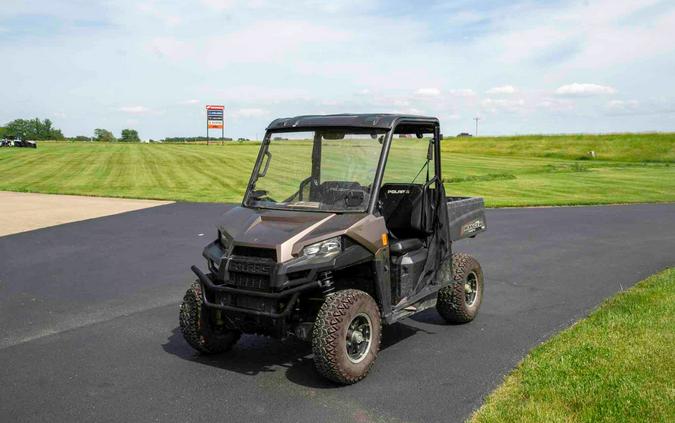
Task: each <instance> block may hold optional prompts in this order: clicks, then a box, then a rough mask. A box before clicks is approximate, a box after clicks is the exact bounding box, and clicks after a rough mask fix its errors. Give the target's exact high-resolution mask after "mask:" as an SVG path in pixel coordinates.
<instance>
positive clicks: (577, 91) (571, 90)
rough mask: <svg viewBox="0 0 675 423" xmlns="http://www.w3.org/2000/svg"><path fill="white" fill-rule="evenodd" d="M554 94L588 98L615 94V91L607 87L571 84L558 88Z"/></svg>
mask: <svg viewBox="0 0 675 423" xmlns="http://www.w3.org/2000/svg"><path fill="white" fill-rule="evenodd" d="M555 93H556V94H557V95H560V96H569V97H589V96H595V95H608V94H614V93H616V89H615V88H613V87H610V86H607V85H598V84H580V83H577V82H575V83H572V84H567V85H563V86H561V87H559V88H558V89H557V90H555Z"/></svg>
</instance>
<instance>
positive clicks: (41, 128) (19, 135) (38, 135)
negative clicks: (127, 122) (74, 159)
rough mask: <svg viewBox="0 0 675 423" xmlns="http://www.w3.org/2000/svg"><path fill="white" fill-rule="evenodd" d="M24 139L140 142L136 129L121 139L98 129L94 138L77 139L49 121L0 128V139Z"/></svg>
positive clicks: (19, 122)
mask: <svg viewBox="0 0 675 423" xmlns="http://www.w3.org/2000/svg"><path fill="white" fill-rule="evenodd" d="M4 138H10V139H22V140H36V141H44V140H57V141H59V140H67V141H101V142H140V141H141V139H140V137H139V136H138V131H136V130H135V129H122V132H121V133H120V136H119V138H117V137H115V135H114V134H113V133H112V132H111V131H109V130H107V129H102V128H96V129H95V130H94V136H93V137H88V136H85V135H78V136H76V137H65V136H63V133H62V132H61V130H60V129H57V128H55V127H54V124H53V122H52V121H51V120H49V119H44V120H40V119H38V118H35V119H15V120H13V121H11V122H8V123H7V124H6V125H5V126H0V139H4Z"/></svg>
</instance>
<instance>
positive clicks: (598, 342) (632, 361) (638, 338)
mask: <svg viewBox="0 0 675 423" xmlns="http://www.w3.org/2000/svg"><path fill="white" fill-rule="evenodd" d="M471 421H472V422H473V423H483V422H524V423H527V422H673V421H675V269H669V270H666V271H664V272H662V273H660V274H657V275H655V276H652V277H650V278H648V279H646V280H644V281H642V282H640V283H639V284H637V285H636V286H635V287H633V288H631V289H630V290H628V291H626V292H623V293H621V294H619V295H617V296H615V297H614V298H612V299H610V300H608V301H606V302H605V303H604V304H603V305H602V306H601V307H600V308H599V309H598V310H597V311H595V312H594V313H593V314H591V315H590V316H589V317H588V318H586V319H584V320H582V321H580V322H578V323H577V324H575V325H574V326H572V327H571V328H569V329H567V330H565V331H564V332H562V333H560V334H558V335H556V336H555V337H553V338H552V339H550V340H549V341H547V342H545V343H543V344H542V345H540V346H538V347H537V348H535V349H534V350H533V351H532V352H530V354H529V355H528V356H527V357H526V358H525V359H524V360H523V361H522V362H521V363H520V364H519V365H518V367H517V368H516V369H515V370H514V371H513V372H512V373H511V374H510V375H508V376H507V377H506V379H505V381H504V384H503V385H502V386H501V387H499V388H498V389H497V390H496V391H495V392H493V393H492V394H491V395H490V396H489V397H488V398H487V400H486V402H485V404H484V405H483V407H482V408H481V409H479V410H478V411H477V412H476V413H475V414H474V416H473V417H472V419H471Z"/></svg>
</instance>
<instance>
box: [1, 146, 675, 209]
mask: <svg viewBox="0 0 675 423" xmlns="http://www.w3.org/2000/svg"><path fill="white" fill-rule="evenodd" d="M404 143H409V144H407V146H405V147H403V146H402V147H400V148H398V149H397V151H396V152H397V153H399V154H396V155H393V156H391V158H390V160H389V162H388V172H392V174H399V175H405V178H408V176H407V175H409V174H414V173H416V170H417V168H418V166H419V164H418V163H416V162H415V161H414V160H410V159H409V157H410V156H414V155H415V154H417V155H418V157H419V156H420V155H421V156H423V155H424V148H425V147H424V141H418V140H410V141H404ZM298 144H299V142H291V143H289V144H288V145H287V147H285V148H283V149H281V150H280V151H281V153H279V154H275V157H274V162H275V165H279V164H280V163H282V162H283V163H284V166H285V169H286V170H287V171H288V172H293V171H294V168H293V163H294V160H293V158H294V157H296V156H297V149H298V148H300V147H299V146H298ZM258 147H259V144H257V143H255V142H250V143H230V144H226V145H225V146H220V145H211V146H206V145H199V144H188V145H181V144H165V145H160V144H119V143H118V144H103V143H66V142H62V143H60V142H43V143H40V146H39V148H38V149H37V150H32V149H10V148H3V149H0V190H10V191H30V192H43V193H62V194H80V195H97V196H113V197H133V198H154V199H170V200H183V201H212V202H236V201H240V200H241V198H242V194H243V191H244V188H245V186H246V183H247V181H248V178H249V176H250V171H251V168H252V165H253V162H254V160H255V157H256V155H257V151H258ZM442 149H443V172H444V173H443V177H444V179H445V180H446V189H447V191H448V193H450V194H453V195H472V196H473V195H475V196H482V197H485V199H486V202H487V205H488V206H492V207H496V206H531V205H573V204H611V203H634V202H667V201H675V153H674V151H675V135H673V134H647V135H645V134H640V135H607V136H553V137H540V136H530V137H504V138H473V139H468V140H467V139H451V140H444V141H443V144H442ZM587 150H595V151H596V152H597V154H598V155H599V158H598V159H595V160H577V159H576V158H578V157H582V156H583V154H584V151H587ZM402 153H405V154H402ZM284 155H285V157H284ZM342 161H344V160H342ZM413 162H415V163H413ZM296 163H297V161H296ZM413 168H414V169H413ZM281 170H283V169H281ZM411 171H412V173H411ZM296 172H297V169H296ZM282 173H283V172H282ZM281 183H283V181H281V182H280V184H281Z"/></svg>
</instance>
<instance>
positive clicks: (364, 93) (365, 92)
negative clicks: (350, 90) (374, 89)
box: [356, 88, 370, 95]
mask: <svg viewBox="0 0 675 423" xmlns="http://www.w3.org/2000/svg"><path fill="white" fill-rule="evenodd" d="M356 95H370V90H369V89H368V88H364V89H362V90H358V91H357V92H356Z"/></svg>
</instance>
